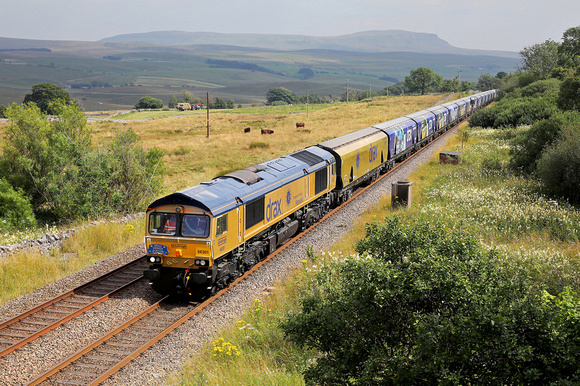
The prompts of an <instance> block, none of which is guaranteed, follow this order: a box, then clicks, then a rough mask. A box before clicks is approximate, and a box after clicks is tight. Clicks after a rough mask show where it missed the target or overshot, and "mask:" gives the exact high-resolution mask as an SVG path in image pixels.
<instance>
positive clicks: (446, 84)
mask: <svg viewBox="0 0 580 386" xmlns="http://www.w3.org/2000/svg"><path fill="white" fill-rule="evenodd" d="M459 86H460V85H459V79H458V78H457V77H455V78H453V79H445V80H443V83H442V84H441V91H443V92H457V91H459Z"/></svg>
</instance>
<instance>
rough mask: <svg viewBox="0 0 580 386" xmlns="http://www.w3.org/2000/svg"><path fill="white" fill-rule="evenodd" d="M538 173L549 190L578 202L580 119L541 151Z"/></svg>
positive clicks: (579, 198)
mask: <svg viewBox="0 0 580 386" xmlns="http://www.w3.org/2000/svg"><path fill="white" fill-rule="evenodd" d="M538 174H539V176H540V179H541V180H542V182H543V184H544V186H545V187H546V189H547V190H548V191H549V192H551V193H552V194H555V195H557V196H560V197H564V198H567V199H568V200H570V202H572V203H580V121H579V126H577V127H576V128H566V129H565V130H564V132H563V136H562V138H561V139H560V140H558V141H556V142H555V143H554V144H553V145H551V146H550V147H548V148H547V149H546V150H545V151H544V152H543V153H542V157H541V158H540V160H539V162H538Z"/></svg>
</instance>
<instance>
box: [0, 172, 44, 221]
mask: <svg viewBox="0 0 580 386" xmlns="http://www.w3.org/2000/svg"><path fill="white" fill-rule="evenodd" d="M35 226H36V218H35V217H34V212H33V211H32V205H30V200H28V198H27V197H26V196H25V195H24V192H23V191H22V190H20V189H18V190H15V189H14V188H12V186H11V185H10V183H8V181H6V180H5V179H3V178H0V232H6V231H11V230H14V229H18V230H24V229H26V228H28V227H35Z"/></svg>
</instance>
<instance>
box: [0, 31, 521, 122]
mask: <svg viewBox="0 0 580 386" xmlns="http://www.w3.org/2000/svg"><path fill="white" fill-rule="evenodd" d="M516 62H517V60H516V59H515V58H509V57H499V56H490V55H458V54H446V53H439V54H435V53H430V54H425V53H417V52H414V53H413V52H379V53H373V52H353V51H338V50H328V49H310V50H298V51H279V50H273V49H264V48H248V47H240V46H226V45H182V46H164V45H159V44H153V43H146V42H140V43H109V42H72V41H69V42H64V41H38V40H23V39H8V38H0V104H4V105H5V104H9V103H12V102H18V103H20V102H22V100H23V98H24V95H25V94H26V93H28V92H29V91H30V89H31V87H32V86H33V85H34V84H37V83H42V82H50V83H54V84H58V85H60V86H62V87H65V88H67V90H68V91H69V93H70V94H71V96H72V97H73V98H75V99H76V100H78V101H79V102H80V103H81V105H82V106H83V107H84V108H85V109H86V110H88V111H93V110H111V109H115V110H117V109H128V108H131V107H132V106H133V105H134V104H135V103H136V102H137V101H138V100H139V99H140V98H141V97H142V96H145V95H150V96H153V97H156V98H159V99H161V100H163V102H164V103H165V104H167V102H168V101H169V99H170V98H171V96H173V95H176V96H177V97H180V95H181V92H182V90H184V89H186V90H188V91H189V92H191V93H192V94H193V95H195V96H198V97H202V98H204V99H205V95H206V92H210V95H211V97H212V98H215V97H219V98H222V99H227V98H231V99H233V100H234V101H235V103H236V104H246V105H247V104H253V103H262V102H264V101H265V96H266V92H267V91H268V89H270V88H271V87H280V86H282V87H286V88H288V89H290V90H292V91H293V92H295V93H296V94H297V95H306V92H307V90H308V92H309V93H310V94H313V93H316V94H318V95H320V96H325V97H327V96H329V95H334V96H338V95H340V94H341V93H343V92H344V90H345V86H346V81H347V79H348V82H349V87H351V88H355V89H361V90H367V89H369V88H372V89H373V90H375V91H380V90H382V89H383V88H384V87H386V86H389V85H391V84H393V81H394V80H399V81H401V80H403V79H404V77H405V76H407V75H409V71H410V70H412V69H414V68H417V67H421V66H424V67H431V68H432V69H433V70H435V71H436V72H437V73H439V74H441V75H442V76H443V77H444V78H451V77H454V76H456V75H457V74H458V71H461V80H470V81H475V80H477V78H478V77H479V75H481V74H482V73H490V74H493V75H495V74H496V73H497V72H499V71H505V72H512V71H513V69H514V68H515V65H516ZM216 63H217V64H216ZM302 68H308V69H311V70H312V71H313V72H314V76H313V77H311V78H309V79H302V78H301V74H299V71H300V69H302ZM381 78H382V79H381ZM386 79H389V80H386ZM103 86H106V87H103Z"/></svg>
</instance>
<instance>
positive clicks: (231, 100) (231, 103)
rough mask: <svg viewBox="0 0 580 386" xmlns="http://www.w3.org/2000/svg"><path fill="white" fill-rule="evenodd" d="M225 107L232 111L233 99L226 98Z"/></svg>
mask: <svg viewBox="0 0 580 386" xmlns="http://www.w3.org/2000/svg"><path fill="white" fill-rule="evenodd" d="M226 107H227V108H228V109H233V108H234V107H235V102H234V100H233V99H231V98H228V100H227V101H226Z"/></svg>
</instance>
